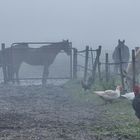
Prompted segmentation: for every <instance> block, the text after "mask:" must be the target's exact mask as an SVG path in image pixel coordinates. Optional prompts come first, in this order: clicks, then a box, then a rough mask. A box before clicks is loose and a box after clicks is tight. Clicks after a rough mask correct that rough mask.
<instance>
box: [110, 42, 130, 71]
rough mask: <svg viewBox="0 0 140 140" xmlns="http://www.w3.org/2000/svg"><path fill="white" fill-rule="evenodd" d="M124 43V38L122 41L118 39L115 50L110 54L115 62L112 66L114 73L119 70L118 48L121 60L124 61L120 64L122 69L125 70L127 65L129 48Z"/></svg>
mask: <svg viewBox="0 0 140 140" xmlns="http://www.w3.org/2000/svg"><path fill="white" fill-rule="evenodd" d="M124 43H125V40H123V41H120V40H118V45H117V47H115V50H114V52H113V55H112V58H113V60H114V62H115V63H116V64H115V66H114V72H115V73H118V72H119V63H120V56H119V49H121V58H122V62H124V63H123V64H122V67H123V70H126V68H127V65H128V61H129V57H130V53H129V48H128V47H127V46H126V45H125V44H124Z"/></svg>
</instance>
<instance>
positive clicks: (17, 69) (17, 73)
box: [14, 65, 20, 84]
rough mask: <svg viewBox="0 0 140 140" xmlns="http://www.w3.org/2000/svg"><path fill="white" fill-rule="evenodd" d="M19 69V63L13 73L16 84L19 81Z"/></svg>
mask: <svg viewBox="0 0 140 140" xmlns="http://www.w3.org/2000/svg"><path fill="white" fill-rule="evenodd" d="M19 69H20V65H19V66H17V67H16V68H15V69H14V74H15V78H16V83H17V84H20V81H19Z"/></svg>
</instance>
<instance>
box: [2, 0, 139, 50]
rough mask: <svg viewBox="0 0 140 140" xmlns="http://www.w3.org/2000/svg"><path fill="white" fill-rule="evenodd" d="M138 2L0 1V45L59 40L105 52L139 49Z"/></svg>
mask: <svg viewBox="0 0 140 140" xmlns="http://www.w3.org/2000/svg"><path fill="white" fill-rule="evenodd" d="M139 5H140V1H139V0H69V1H68V0H11V1H10V0H0V17H1V22H0V42H4V43H6V44H7V45H9V44H11V43H12V42H19V41H60V40H62V39H69V40H70V41H72V42H73V46H74V47H77V48H78V49H81V48H84V47H85V45H90V46H93V47H96V46H98V45H102V46H103V48H105V49H108V48H112V47H115V46H116V45H117V40H118V39H119V38H120V39H125V40H126V44H127V45H128V46H129V47H130V48H133V47H135V46H140V39H139V37H140V31H139V26H140V18H139V13H140V10H139Z"/></svg>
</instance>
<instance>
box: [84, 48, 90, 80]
mask: <svg viewBox="0 0 140 140" xmlns="http://www.w3.org/2000/svg"><path fill="white" fill-rule="evenodd" d="M85 51H86V52H85V70H84V81H86V78H87V70H88V58H89V46H86V50H85Z"/></svg>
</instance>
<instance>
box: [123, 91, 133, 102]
mask: <svg viewBox="0 0 140 140" xmlns="http://www.w3.org/2000/svg"><path fill="white" fill-rule="evenodd" d="M121 97H124V98H126V99H128V100H131V101H132V100H133V99H134V97H135V94H134V92H129V93H125V94H124V95H121Z"/></svg>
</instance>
